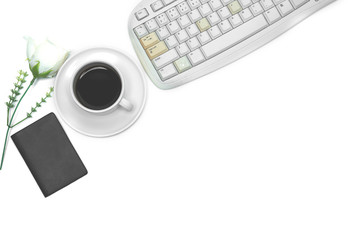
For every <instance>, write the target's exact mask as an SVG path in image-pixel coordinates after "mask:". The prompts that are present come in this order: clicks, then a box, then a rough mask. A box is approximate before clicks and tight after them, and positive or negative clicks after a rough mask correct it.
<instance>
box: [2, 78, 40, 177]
mask: <svg viewBox="0 0 360 240" xmlns="http://www.w3.org/2000/svg"><path fill="white" fill-rule="evenodd" d="M35 79H36V78H33V80H31V82H30V84H29V86H28V87H27V89H26V91H25V92H24V94H23V95H22V96H21V98H20V100H19V102H18V103H17V104H16V107H15V110H14V112H13V113H12V115H11V119H10V122H9V125H8V130H7V132H6V136H5V143H4V149H3V154H2V157H1V163H0V170H1V169H2V166H3V163H4V157H5V151H6V145H7V142H8V136H9V132H10V127H9V126H11V123H12V121H13V120H14V117H15V113H16V111H17V109H18V107H19V105H20V103H21V101H22V100H23V98H24V97H25V95H26V93H27V92H28V91H29V89H30V87H31V86H32V85H33V84H34V81H35Z"/></svg>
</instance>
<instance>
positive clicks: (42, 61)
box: [0, 37, 69, 170]
mask: <svg viewBox="0 0 360 240" xmlns="http://www.w3.org/2000/svg"><path fill="white" fill-rule="evenodd" d="M25 39H26V40H27V41H28V42H27V60H28V62H29V69H30V71H31V73H32V75H33V78H32V80H31V82H30V84H29V85H28V87H27V88H26V90H25V92H24V93H23V94H21V93H20V92H21V90H22V89H23V88H24V87H23V84H24V83H25V82H26V78H27V77H28V76H29V74H28V73H27V72H24V71H22V70H21V71H19V76H18V77H17V78H16V82H15V83H14V88H13V89H11V95H10V96H9V101H8V102H6V106H7V132H6V137H5V143H4V148H3V154H2V158H1V162H0V170H1V169H2V166H3V162H4V157H5V151H6V146H7V142H8V136H9V133H10V130H11V129H12V128H13V127H15V126H17V125H18V124H20V123H22V122H23V121H25V120H27V119H29V118H31V117H32V114H33V113H34V112H36V111H37V109H38V108H40V107H41V105H42V104H44V103H45V102H46V99H47V98H49V97H51V94H52V93H53V91H54V88H53V87H51V88H50V91H49V92H47V93H46V96H45V97H43V98H41V100H40V101H39V102H37V103H36V105H35V106H34V107H32V108H31V111H30V112H28V113H27V114H26V117H25V118H24V119H22V120H21V121H19V122H17V123H13V122H14V116H15V113H16V111H17V109H18V107H19V105H20V103H21V101H22V100H23V98H24V97H25V95H26V93H27V92H28V91H29V89H30V87H31V86H32V85H33V84H34V82H35V81H36V80H37V79H41V78H51V77H54V76H56V74H57V72H58V71H59V69H60V68H61V66H62V65H63V64H64V62H65V61H66V59H67V58H68V56H69V52H68V51H66V50H65V49H63V48H60V47H58V46H56V45H55V44H53V43H52V42H50V41H49V40H45V41H42V42H38V41H35V40H34V39H32V38H30V37H27V38H25ZM20 95H21V97H20V99H19V100H18V97H19V96H20ZM13 108H14V110H13V111H11V110H12V109H13Z"/></svg>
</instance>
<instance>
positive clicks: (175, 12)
mask: <svg viewBox="0 0 360 240" xmlns="http://www.w3.org/2000/svg"><path fill="white" fill-rule="evenodd" d="M166 13H167V15H168V17H169V19H170V21H174V20H176V19H178V17H180V13H179V12H178V10H177V9H176V8H171V9H169V10H168V11H167V12H166Z"/></svg>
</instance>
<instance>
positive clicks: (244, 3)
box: [239, 0, 253, 9]
mask: <svg viewBox="0 0 360 240" xmlns="http://www.w3.org/2000/svg"><path fill="white" fill-rule="evenodd" d="M239 2H240V4H241V6H242V7H243V9H245V8H248V7H250V6H251V4H253V3H252V2H251V0H239Z"/></svg>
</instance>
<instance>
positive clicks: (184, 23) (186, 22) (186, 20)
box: [178, 15, 191, 28]
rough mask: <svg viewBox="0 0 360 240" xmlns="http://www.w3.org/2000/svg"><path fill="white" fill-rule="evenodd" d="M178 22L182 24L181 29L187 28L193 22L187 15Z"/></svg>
mask: <svg viewBox="0 0 360 240" xmlns="http://www.w3.org/2000/svg"><path fill="white" fill-rule="evenodd" d="M178 21H179V23H180V26H181V28H186V27H187V26H189V25H190V24H191V21H190V19H189V17H188V16H187V15H184V16H181V17H179V19H178Z"/></svg>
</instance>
